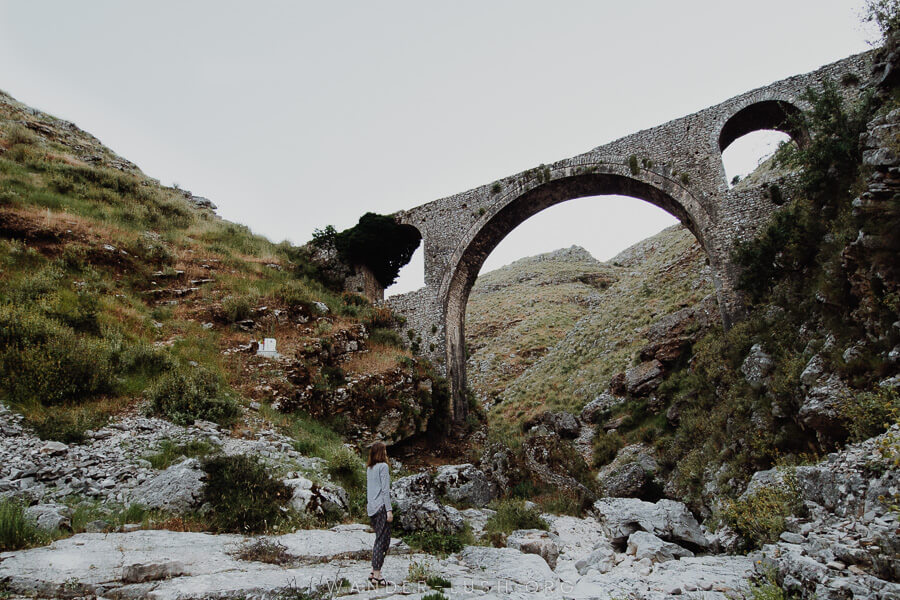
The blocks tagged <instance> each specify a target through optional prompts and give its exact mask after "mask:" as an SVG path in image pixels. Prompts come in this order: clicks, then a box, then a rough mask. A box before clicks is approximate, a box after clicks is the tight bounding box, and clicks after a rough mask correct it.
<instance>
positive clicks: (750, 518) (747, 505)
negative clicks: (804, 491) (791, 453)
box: [719, 471, 802, 549]
mask: <svg viewBox="0 0 900 600" xmlns="http://www.w3.org/2000/svg"><path fill="white" fill-rule="evenodd" d="M801 510H802V503H801V494H800V489H799V486H798V483H797V478H796V476H795V475H794V473H793V472H791V471H787V472H785V473H783V477H782V481H781V482H780V483H774V484H772V485H766V486H762V487H760V488H758V489H757V490H755V491H754V492H753V493H752V494H749V495H748V496H747V497H746V498H744V499H743V500H740V499H738V500H727V501H726V502H725V503H724V505H723V507H722V508H721V510H720V512H719V517H720V518H721V519H722V521H723V522H725V523H726V524H727V525H729V526H730V527H731V528H732V529H734V531H735V532H737V533H738V535H740V536H741V537H742V538H743V539H744V540H745V541H746V542H747V545H748V546H749V548H751V549H755V548H762V546H763V545H765V544H768V543H772V542H774V541H776V540H777V539H778V536H779V535H781V532H783V531H784V530H785V523H786V520H787V518H788V517H789V516H791V515H794V514H797V513H798V512H800V511H801Z"/></svg>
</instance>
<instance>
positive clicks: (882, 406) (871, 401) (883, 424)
mask: <svg viewBox="0 0 900 600" xmlns="http://www.w3.org/2000/svg"><path fill="white" fill-rule="evenodd" d="M898 412H900V394H898V393H897V390H896V389H891V388H877V389H876V390H874V391H871V392H861V393H859V394H856V395H855V396H850V397H847V398H842V399H841V402H840V414H841V419H842V420H843V421H844V425H845V427H847V431H849V432H850V441H852V442H861V441H862V440H867V439H869V438H870V437H873V436H876V435H878V434H879V433H882V432H884V431H885V430H887V429H888V428H889V427H890V426H891V423H893V421H894V418H895V415H897V414H898Z"/></svg>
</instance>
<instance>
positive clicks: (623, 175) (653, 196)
mask: <svg viewBox="0 0 900 600" xmlns="http://www.w3.org/2000/svg"><path fill="white" fill-rule="evenodd" d="M870 63H871V55H870V53H865V54H860V55H856V56H851V57H849V58H846V59H844V60H841V61H838V62H836V63H833V64H830V65H827V66H824V67H822V68H820V69H818V70H816V71H813V72H811V73H807V74H805V75H797V76H793V77H789V78H788V79H785V80H782V81H778V82H776V83H773V84H771V85H768V86H765V87H762V88H759V89H756V90H752V91H750V92H746V93H744V94H741V95H739V96H736V97H734V98H731V99H729V100H726V101H725V102H722V103H721V104H718V105H716V106H712V107H710V108H707V109H705V110H702V111H699V112H696V113H694V114H691V115H688V116H686V117H682V118H679V119H675V120H674V121H670V122H668V123H665V124H663V125H659V126H657V127H653V128H651V129H647V130H644V131H640V132H638V133H635V134H632V135H629V136H626V137H623V138H621V139H618V140H616V141H614V142H611V143H608V144H605V145H603V146H598V147H596V148H594V149H593V150H590V151H588V152H585V153H584V154H580V155H578V156H574V157H572V158H566V159H563V160H560V161H557V162H554V163H551V164H547V165H541V166H539V167H536V168H533V169H529V170H527V171H524V172H522V173H518V174H515V175H511V176H508V177H504V178H502V179H497V180H496V181H492V182H489V183H487V184H485V185H483V186H481V187H478V188H475V189H472V190H469V191H467V192H462V193H460V194H456V195H453V196H450V197H448V198H442V199H440V200H435V201H433V202H429V203H428V204H423V205H422V206H418V207H415V208H412V209H409V210H405V211H401V212H399V213H398V214H397V218H398V220H399V221H400V222H401V223H404V224H408V225H412V226H414V227H416V228H417V229H418V230H419V233H421V235H422V240H423V243H424V251H425V287H424V288H421V289H419V290H417V291H414V292H410V293H408V294H404V295H400V296H394V297H392V298H389V299H388V301H387V303H388V305H389V306H391V308H392V309H393V310H394V311H395V312H397V313H399V314H401V315H403V316H405V317H406V324H405V325H404V338H405V337H406V334H407V333H409V332H410V331H411V332H412V333H411V334H410V335H411V339H412V340H413V341H414V342H416V344H417V345H418V347H419V349H420V354H422V355H424V356H427V357H428V358H430V359H431V360H433V361H434V362H435V363H436V364H437V365H438V366H439V368H441V369H442V370H443V373H444V374H445V375H446V376H447V378H448V380H449V382H450V388H451V393H452V406H451V407H450V410H451V414H452V416H453V418H454V420H456V421H457V422H458V421H461V420H463V419H465V416H466V414H467V404H466V400H465V393H464V392H465V388H466V356H465V314H466V303H467V302H468V298H469V292H470V291H471V289H472V285H473V284H474V283H475V279H476V278H477V277H478V272H479V270H480V269H481V266H482V265H483V264H484V261H485V259H486V258H487V256H488V255H489V254H490V253H491V251H492V250H493V249H494V248H495V247H496V246H497V244H499V243H500V241H501V240H502V239H503V238H504V237H506V235H507V234H508V233H510V232H511V231H512V230H513V229H515V228H516V227H518V226H519V225H520V224H521V223H522V222H524V221H525V220H526V219H528V218H529V217H532V216H533V215H535V214H537V213H539V212H541V211H542V210H544V209H546V208H549V207H551V206H553V205H555V204H559V203H561V202H565V201H567V200H572V199H574V198H582V197H586V196H604V195H613V194H614V195H622V196H631V197H633V198H637V199H640V200H643V201H645V202H650V203H651V204H654V205H656V206H658V207H660V208H662V209H663V210H665V211H667V212H669V213H671V214H672V215H674V216H676V217H677V218H678V219H680V220H681V222H682V223H683V224H684V225H685V227H687V228H688V229H689V230H690V231H691V232H692V233H693V234H694V236H695V237H696V238H697V240H698V241H699V243H700V245H701V246H702V248H703V250H704V251H705V252H706V255H707V256H708V258H709V264H710V267H711V269H712V273H713V277H714V282H715V287H716V294H717V297H718V301H719V307H720V310H721V314H722V320H723V323H724V324H725V326H726V327H727V326H730V325H731V324H732V323H733V322H735V321H736V320H738V319H740V318H741V316H742V310H743V304H742V298H741V295H740V294H739V293H738V292H737V290H736V289H735V283H736V280H737V277H738V271H737V268H736V266H735V265H734V264H733V262H732V260H731V253H732V250H733V249H734V248H735V246H736V245H737V244H738V243H739V242H741V241H743V240H747V239H751V238H752V237H754V236H755V234H756V233H757V231H758V230H759V228H760V226H762V225H764V224H765V223H766V222H767V220H768V219H769V217H770V216H771V214H772V213H773V211H775V210H777V209H778V205H777V204H776V203H775V202H773V194H771V192H770V190H769V188H768V186H767V185H761V186H759V187H756V188H748V189H742V190H740V191H737V190H731V189H729V186H728V182H727V181H726V177H725V169H724V167H723V165H722V152H723V151H724V150H725V149H726V148H727V147H728V146H729V145H730V144H731V143H732V142H734V141H735V140H736V139H738V138H739V137H741V136H743V135H745V134H747V133H751V132H753V131H757V130H761V129H771V130H777V131H782V132H784V133H786V134H788V135H789V136H790V137H791V138H792V139H793V140H794V141H795V142H796V143H797V144H800V145H802V144H805V143H806V142H807V141H808V133H807V132H805V131H802V130H800V129H799V128H798V127H797V125H796V122H797V121H796V120H795V119H793V118H792V117H793V116H795V115H798V114H799V113H800V112H801V111H802V110H804V109H805V108H807V107H806V106H805V105H804V102H803V101H802V100H801V96H802V95H803V92H804V91H805V90H806V88H807V87H812V88H820V87H821V86H822V83H823V81H825V80H826V79H831V80H833V81H835V82H837V83H838V85H839V86H840V87H841V89H842V91H843V93H844V94H845V96H847V97H848V98H854V97H856V96H857V95H858V94H859V93H860V87H859V86H860V82H863V81H865V80H867V78H868V75H869V72H870V68H871V66H870ZM774 199H775V200H778V198H777V197H776V198H774ZM598 201H602V199H598Z"/></svg>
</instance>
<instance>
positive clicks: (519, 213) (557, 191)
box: [443, 173, 704, 420]
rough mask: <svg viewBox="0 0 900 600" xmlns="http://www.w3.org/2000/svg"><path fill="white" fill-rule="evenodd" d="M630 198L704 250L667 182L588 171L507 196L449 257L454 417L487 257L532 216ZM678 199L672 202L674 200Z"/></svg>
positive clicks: (459, 415) (462, 408)
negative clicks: (667, 217) (652, 208)
mask: <svg viewBox="0 0 900 600" xmlns="http://www.w3.org/2000/svg"><path fill="white" fill-rule="evenodd" d="M609 195H617V196H629V197H632V198H637V199H640V200H644V201H646V202H649V203H651V204H654V205H656V206H658V207H660V208H662V209H663V210H665V211H666V212H668V213H669V214H671V215H673V216H674V217H675V218H676V219H678V220H679V221H680V222H681V223H683V224H684V225H685V226H686V227H687V228H688V229H689V230H690V231H691V232H692V233H693V234H694V236H695V237H696V238H697V239H698V241H699V242H700V244H701V246H704V240H703V231H702V226H699V225H698V222H697V221H698V219H702V218H704V217H703V215H700V214H690V213H689V212H688V208H687V207H691V206H692V207H695V210H696V211H699V210H700V209H698V208H696V204H695V203H694V202H693V198H692V197H691V196H690V194H689V193H688V192H687V191H686V190H684V189H683V188H681V187H679V186H677V185H674V184H671V182H670V183H669V184H668V185H667V187H666V189H665V190H664V189H663V188H662V187H661V186H660V187H657V186H656V185H653V184H651V183H648V182H646V181H642V180H639V179H636V178H633V177H629V176H625V175H619V174H615V173H590V174H582V175H575V176H568V177H561V178H559V179H555V180H553V181H551V182H549V183H545V184H542V185H538V186H537V187H534V188H532V189H530V190H528V191H526V192H524V193H522V194H521V195H519V196H517V197H514V198H511V199H510V200H509V201H508V202H506V203H505V204H503V205H502V207H501V208H499V210H496V211H495V212H494V213H493V214H491V215H489V216H486V217H485V220H484V222H483V223H481V224H480V225H479V226H478V228H477V230H475V231H474V232H473V234H472V235H471V236H470V238H469V239H467V240H466V241H464V242H463V243H462V244H461V246H460V247H459V248H458V249H457V253H456V254H455V255H454V265H455V266H454V268H453V270H452V271H451V273H450V274H449V276H448V278H447V279H445V283H444V286H446V293H445V294H444V295H443V297H444V298H445V302H446V304H445V311H444V314H445V315H446V317H445V319H446V320H445V331H446V365H447V374H448V377H449V379H450V384H451V389H452V391H453V416H454V419H456V420H462V419H464V418H465V415H466V411H467V406H466V399H465V397H464V390H465V388H466V357H465V313H466V306H467V303H468V298H469V294H470V292H471V289H472V286H473V285H474V283H475V280H476V278H477V277H478V273H479V272H480V270H481V267H482V266H483V265H484V262H485V260H486V259H487V257H488V255H489V254H491V252H492V251H493V250H494V249H495V248H496V247H497V245H498V244H499V243H500V242H501V241H502V240H503V239H504V238H505V237H506V236H507V235H508V234H509V233H510V232H511V231H513V230H514V229H515V228H517V227H518V226H519V225H520V224H522V223H523V222H524V221H526V220H527V219H529V218H530V217H532V216H534V215H536V214H537V213H539V212H541V211H543V210H545V209H546V208H549V207H550V206H554V205H556V204H559V203H562V202H566V201H568V200H572V199H575V198H584V197H588V196H609ZM676 198H677V199H676Z"/></svg>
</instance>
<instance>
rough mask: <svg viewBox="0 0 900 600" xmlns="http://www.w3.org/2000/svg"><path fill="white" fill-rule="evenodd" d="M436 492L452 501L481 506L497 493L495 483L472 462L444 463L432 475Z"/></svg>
mask: <svg viewBox="0 0 900 600" xmlns="http://www.w3.org/2000/svg"><path fill="white" fill-rule="evenodd" d="M434 485H435V489H436V490H437V493H438V494H440V495H441V496H444V497H445V498H448V499H449V500H451V501H453V502H463V503H466V504H470V505H471V506H475V507H478V508H480V507H483V506H485V505H487V503H488V502H490V501H491V500H493V499H494V498H496V497H497V495H498V490H497V485H496V484H495V483H493V482H492V481H490V480H489V479H488V478H487V475H485V474H484V472H483V471H481V470H480V469H477V468H476V467H475V466H474V465H472V464H468V463H467V464H462V465H444V466H442V467H439V468H438V470H437V474H436V475H435V477H434Z"/></svg>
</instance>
